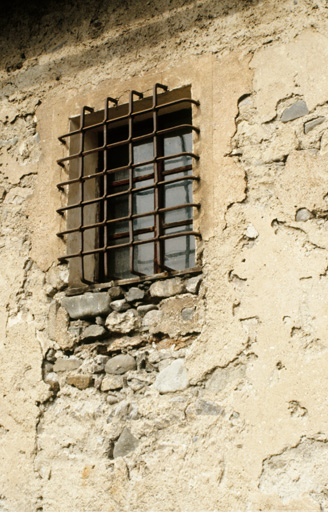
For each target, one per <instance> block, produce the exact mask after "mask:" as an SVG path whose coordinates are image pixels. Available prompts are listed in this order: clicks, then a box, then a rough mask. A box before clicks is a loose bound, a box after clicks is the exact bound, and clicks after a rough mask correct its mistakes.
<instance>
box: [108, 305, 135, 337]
mask: <svg viewBox="0 0 328 512" xmlns="http://www.w3.org/2000/svg"><path fill="white" fill-rule="evenodd" d="M139 324H140V317H139V315H138V313H137V312H136V310H135V309H129V310H128V311H126V312H125V313H118V312H117V311H113V312H112V313H110V314H109V315H108V317H107V318H106V326H107V328H108V329H109V330H110V331H112V332H120V333H122V334H128V333H129V332H131V331H133V330H134V329H137V328H138V327H139Z"/></svg>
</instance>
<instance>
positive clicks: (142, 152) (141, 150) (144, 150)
mask: <svg viewBox="0 0 328 512" xmlns="http://www.w3.org/2000/svg"><path fill="white" fill-rule="evenodd" d="M153 157H154V152H153V141H152V140H151V141H147V140H145V141H143V142H140V143H139V144H134V146H133V161H134V163H135V164H139V163H142V162H147V161H148V160H152V159H153ZM144 167H149V168H151V167H152V165H149V166H142V167H140V168H139V167H136V168H135V170H136V171H141V169H143V168H144ZM148 172H151V171H148ZM144 174H147V173H146V172H145V171H144Z"/></svg>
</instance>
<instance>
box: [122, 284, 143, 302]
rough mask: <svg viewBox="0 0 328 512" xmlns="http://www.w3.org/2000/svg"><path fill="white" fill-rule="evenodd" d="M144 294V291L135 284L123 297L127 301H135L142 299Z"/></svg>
mask: <svg viewBox="0 0 328 512" xmlns="http://www.w3.org/2000/svg"><path fill="white" fill-rule="evenodd" d="M144 296H145V292H144V291H143V290H141V289H140V288H137V287H136V286H133V287H131V288H130V289H129V290H128V292H127V293H126V294H125V298H126V300H127V301H128V302H136V301H137V300H142V299H143V298H144Z"/></svg>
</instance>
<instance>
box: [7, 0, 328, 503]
mask: <svg viewBox="0 0 328 512" xmlns="http://www.w3.org/2000/svg"><path fill="white" fill-rule="evenodd" d="M327 7H328V6H327V3H326V1H325V0H318V1H317V2H311V1H307V0H280V1H274V0H253V1H237V0H222V1H220V2H218V1H215V0H170V1H168V0H167V1H162V0H153V1H149V2H141V1H139V0H135V1H134V2H121V1H119V0H117V1H112V2H100V1H96V2H94V1H91V0H90V1H89V2H88V1H85V2H80V3H78V2H67V1H64V0H63V1H59V2H55V1H53V2H32V3H29V4H28V5H26V6H24V7H23V8H21V7H19V6H18V5H16V4H15V3H13V4H12V5H10V4H9V2H8V5H7V6H6V9H5V11H4V15H3V17H2V19H1V21H0V24H1V32H0V34H1V35H0V47H1V52H0V63H1V66H0V81H1V96H0V125H1V134H0V212H1V227H0V248H1V272H0V283H1V286H0V362H1V371H0V460H1V469H2V470H1V473H0V511H1V512H2V511H3V512H18V511H19V512H32V511H33V512H66V511H68V510H70V511H73V512H92V511H94V512H96V511H97V512H114V511H115V512H116V511H117V512H118V511H120V512H121V511H122V512H123V511H124V512H130V511H135V512H151V511H155V510H156V511H158V512H168V511H180V512H187V511H188V512H189V511H190V512H191V511H195V512H210V511H211V512H214V511H220V512H221V511H228V510H229V511H241V510H243V511H249V512H252V511H260V510H262V511H270V510H271V511H278V510H279V511H295V512H296V511H311V512H314V511H315V512H324V511H328V498H327V496H328V473H327V467H328V403H327V396H328V373H327V370H326V369H327V366H328V334H327V333H328V314H327V303H328V275H327V270H328V221H327V219H328V202H327V199H328V171H327V167H328V87H327V84H328V37H327V33H328V30H327V29H328V8H327ZM156 82H160V83H164V84H166V85H167V86H168V87H169V89H170V90H173V89H176V88H178V87H182V86H185V85H191V90H192V96H193V98H194V99H196V100H199V101H200V106H199V107H198V108H194V110H193V122H194V124H195V125H197V126H198V127H199V128H200V134H199V136H195V137H194V150H195V152H197V153H198V154H199V156H200V160H199V163H197V164H196V166H195V170H194V172H195V174H197V176H199V177H200V181H199V184H198V185H196V186H195V189H194V195H195V199H196V200H197V201H198V200H199V201H200V202H201V209H200V212H199V214H196V215H195V225H196V226H197V228H198V229H199V230H200V232H201V234H202V240H201V241H200V242H199V243H198V247H197V251H198V257H199V260H200V261H201V265H202V277H201V278H199V277H197V275H195V276H193V275H188V276H185V277H181V276H178V277H175V278H172V279H169V280H163V281H158V282H156V281H155V282H153V283H146V284H140V285H139V287H138V285H136V284H135V285H134V286H133V287H132V288H133V289H131V290H129V287H128V286H124V285H122V286H121V288H117V287H116V286H112V287H111V288H109V289H107V288H104V289H101V287H99V289H97V287H96V288H95V287H94V288H92V289H90V290H87V292H88V293H86V294H84V295H83V293H82V291H83V290H82V291H80V295H75V296H72V297H70V296H69V294H72V293H73V292H72V290H70V289H69V287H67V282H68V270H67V267H66V265H64V264H62V265H59V264H58V259H57V258H58V257H59V256H60V255H62V254H64V253H65V244H64V242H63V241H61V240H60V239H59V238H58V237H57V236H56V233H57V232H58V231H60V229H64V226H65V222H64V220H63V219H61V218H60V216H59V215H58V214H57V213H56V209H57V208H59V207H60V206H61V205H63V204H65V201H66V197H65V195H64V194H62V193H60V192H59V191H58V189H57V188H56V183H58V182H59V181H61V180H62V179H63V177H64V176H65V175H66V174H65V171H64V170H62V169H61V168H60V167H59V166H58V165H57V164H56V160H57V159H58V158H62V157H64V156H67V149H66V148H65V146H64V145H62V144H60V142H59V141H58V136H59V135H61V134H63V133H65V132H67V130H68V128H69V117H70V116H77V115H79V113H80V110H81V107H82V106H83V105H89V106H91V107H94V108H95V110H101V109H102V108H103V102H104V99H105V98H106V97H107V96H113V97H117V98H118V99H119V103H120V104H123V103H126V101H127V100H128V93H129V91H130V90H131V89H136V90H141V91H142V92H144V93H145V95H147V94H150V93H151V90H152V87H153V85H154V83H156ZM114 284H115V283H114ZM136 288H137V291H136ZM84 291H86V290H84ZM99 291H100V293H98V292H99ZM133 293H135V294H137V295H136V296H135V298H133V297H132V295H133ZM129 294H130V295H129ZM138 294H139V295H138ZM137 296H138V298H137ZM92 301H97V308H98V307H100V304H102V307H103V309H102V310H101V311H100V313H99V312H98V313H93V312H91V313H90V311H89V310H88V312H86V311H87V309H86V310H83V311H82V309H83V307H85V308H90V307H91V308H92V307H93V306H90V304H93V302H92ZM114 303H115V304H114ZM111 304H112V305H111ZM73 308H77V309H78V310H79V311H78V313H76V315H75V312H74V311H73ZM116 356H119V357H121V359H119V361H120V363H117V364H120V365H121V366H120V369H119V370H117V368H116V369H113V368H114V366H113V365H114V364H116V363H115V362H117V361H118V360H117V359H115V357H116ZM122 365H123V366H122ZM124 365H125V366H124Z"/></svg>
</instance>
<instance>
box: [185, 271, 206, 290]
mask: <svg viewBox="0 0 328 512" xmlns="http://www.w3.org/2000/svg"><path fill="white" fill-rule="evenodd" d="M202 278H203V277H202V275H201V274H200V275H199V276H194V277H191V278H190V279H188V280H187V281H186V291H187V292H189V293H198V290H199V286H200V283H201V282H202Z"/></svg>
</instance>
